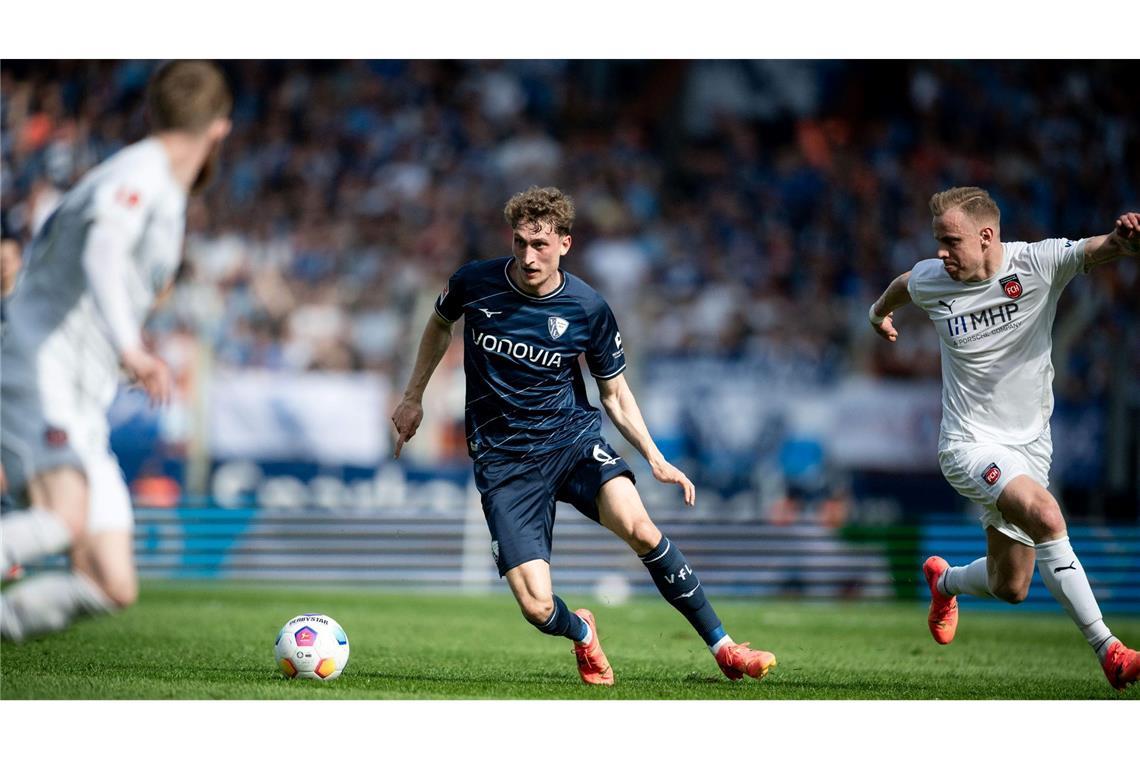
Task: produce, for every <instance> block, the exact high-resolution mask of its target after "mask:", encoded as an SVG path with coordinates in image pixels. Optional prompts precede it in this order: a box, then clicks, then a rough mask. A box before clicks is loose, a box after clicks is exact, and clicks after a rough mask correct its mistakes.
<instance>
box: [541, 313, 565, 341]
mask: <svg viewBox="0 0 1140 760" xmlns="http://www.w3.org/2000/svg"><path fill="white" fill-rule="evenodd" d="M569 326H570V323H569V322H567V321H566V320H565V319H563V318H562V317H550V318H548V319H547V320H546V327H547V329H548V330H550V337H551V338H560V337H562V333H564V332H566V328H567V327H569Z"/></svg>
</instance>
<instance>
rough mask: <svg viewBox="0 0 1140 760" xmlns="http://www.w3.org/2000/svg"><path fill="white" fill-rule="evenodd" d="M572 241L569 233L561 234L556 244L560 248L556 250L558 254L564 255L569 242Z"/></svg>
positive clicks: (567, 249) (568, 248)
mask: <svg viewBox="0 0 1140 760" xmlns="http://www.w3.org/2000/svg"><path fill="white" fill-rule="evenodd" d="M572 242H573V241H572V240H571V239H570V236H569V235H563V236H562V238H561V239H560V240H559V241H558V245H559V246H561V249H560V250H559V251H558V255H559V256H565V255H566V252H567V251H569V250H570V244H571V243H572Z"/></svg>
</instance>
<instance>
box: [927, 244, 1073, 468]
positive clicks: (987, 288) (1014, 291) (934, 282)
mask: <svg viewBox="0 0 1140 760" xmlns="http://www.w3.org/2000/svg"><path fill="white" fill-rule="evenodd" d="M1084 249H1085V241H1084V240H1080V241H1072V240H1065V239H1052V240H1042V241H1041V242H1038V243H1002V257H1003V260H1002V265H1001V268H1000V269H999V270H998V273H997V274H995V275H994V276H993V277H992V278H991V279H989V280H984V281H982V282H956V281H955V280H952V279H951V278H950V276H949V275H948V274H947V273H946V270H945V268H944V267H943V266H942V262H941V261H940V260H938V259H926V260H924V261H920V262H919V263H918V264H916V265H915V267H914V269H912V270H911V273H910V281H909V282H908V284H907V289H908V290H909V291H910V297H911V300H913V301H914V303H915V304H917V305H918V306H920V307H921V308H922V309H923V310H924V311H925V312H926V313H927V314H928V315H929V316H930V320H931V321H932V322H933V323H934V327H935V329H936V330H937V331H938V337H939V338H940V339H941V341H942V439H943V441H944V442H945V441H954V440H958V441H978V442H989V443H1002V444H1010V445H1021V444H1026V443H1029V442H1030V441H1033V440H1035V439H1037V438H1038V437H1039V436H1041V435H1042V433H1043V432H1044V431H1045V430H1046V427H1047V426H1048V424H1049V417H1050V416H1051V415H1052V414H1053V362H1052V359H1051V352H1052V348H1053V337H1052V329H1053V318H1054V316H1055V315H1056V313H1057V299H1058V298H1059V297H1060V295H1061V291H1062V290H1063V289H1064V288H1065V286H1066V285H1067V284H1068V283H1069V281H1070V280H1071V279H1072V278H1073V276H1074V275H1076V274H1077V273H1078V272H1080V271H1081V270H1082V267H1083V265H1084ZM943 445H946V444H945V443H943Z"/></svg>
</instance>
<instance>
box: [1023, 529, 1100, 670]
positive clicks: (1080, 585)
mask: <svg viewBox="0 0 1140 760" xmlns="http://www.w3.org/2000/svg"><path fill="white" fill-rule="evenodd" d="M1036 549H1037V572H1039V573H1041V580H1042V581H1044V582H1045V588H1047V589H1049V593H1051V594H1052V595H1053V598H1054V599H1056V600H1057V601H1058V602H1060V603H1061V606H1062V607H1064V608H1065V611H1066V612H1068V613H1069V617H1071V618H1072V619H1073V622H1074V623H1076V624H1077V627H1079V628H1080V629H1081V633H1083V634H1084V635H1085V639H1086V640H1087V641H1088V642H1089V646H1091V647H1092V648H1093V651H1094V652H1096V656H1097V657H1098V658H1099V659H1100V660H1101V662H1103V661H1104V656H1105V654H1106V653H1107V652H1108V645H1109V644H1111V643H1112V642H1113V641H1115V637H1114V636H1113V635H1112V631H1110V630H1108V626H1106V625H1105V624H1104V619H1103V618H1102V617H1101V614H1100V607H1099V606H1098V605H1097V603H1096V597H1094V596H1093V592H1092V587H1091V586H1089V579H1088V576H1086V575H1085V569H1084V568H1083V567H1082V566H1081V563H1080V562H1079V561H1078V560H1077V555H1076V554H1075V553H1074V552H1073V547H1072V545H1070V543H1069V537H1068V536H1065V537H1064V538H1058V539H1057V540H1055V541H1046V542H1045V543H1043V544H1037V546H1036Z"/></svg>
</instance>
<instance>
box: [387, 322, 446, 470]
mask: <svg viewBox="0 0 1140 760" xmlns="http://www.w3.org/2000/svg"><path fill="white" fill-rule="evenodd" d="M449 345H451V324H450V323H449V322H446V321H444V319H443V318H442V317H440V316H439V315H438V314H436V313H435V312H432V315H431V317H430V318H429V319H428V323H427V326H426V327H424V334H423V337H421V338H420V348H419V350H418V351H417V352H416V364H415V366H414V367H413V368H412V376H411V378H409V380H408V387H407V388H405V389H404V397H403V399H401V400H400V403H399V404H398V405H397V406H396V410H395V411H394V412H392V424H393V425H395V426H396V450H395V452H393V457H394V458H396V459H399V458H400V449H402V448H404V444H405V443H407V442H408V441H409V440H411V437H412V436H413V435H415V434H416V430H418V429H419V427H420V422H422V421H423V418H424V405H423V399H424V389H425V388H427V384H428V380H431V376H432V373H433V372H435V368H436V367H437V366H439V361H440V359H442V358H443V355H444V354H446V353H447V347H448V346H449Z"/></svg>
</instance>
